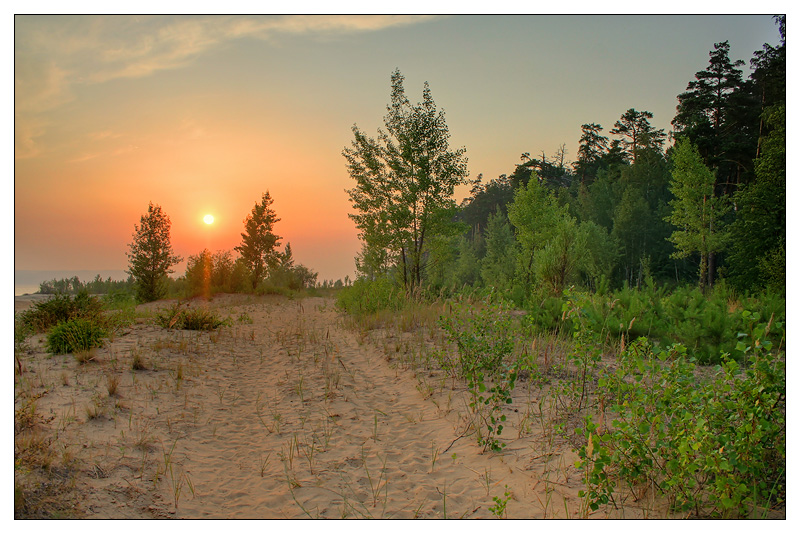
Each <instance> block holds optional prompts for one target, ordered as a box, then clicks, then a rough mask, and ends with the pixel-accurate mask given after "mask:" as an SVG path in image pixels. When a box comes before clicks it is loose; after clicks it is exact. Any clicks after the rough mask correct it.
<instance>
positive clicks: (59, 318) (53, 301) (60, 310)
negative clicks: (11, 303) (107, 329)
mask: <svg viewBox="0 0 800 534" xmlns="http://www.w3.org/2000/svg"><path fill="white" fill-rule="evenodd" d="M102 311H103V303H102V302H101V301H100V300H99V299H98V298H97V297H94V296H91V295H89V293H88V292H86V291H80V292H79V293H78V294H77V295H75V297H74V298H73V297H71V296H70V295H68V294H66V293H57V294H56V295H54V296H53V297H51V298H49V299H48V300H44V301H41V302H36V303H35V304H34V305H33V307H31V308H30V309H28V310H25V311H24V312H22V313H20V314H19V320H20V323H21V326H22V327H23V328H26V329H28V330H29V331H32V332H45V331H47V330H48V329H49V328H51V327H52V326H55V325H56V324H58V323H60V322H64V321H68V320H70V319H73V318H76V317H84V318H89V319H95V318H97V317H99V316H100V315H101V313H102Z"/></svg>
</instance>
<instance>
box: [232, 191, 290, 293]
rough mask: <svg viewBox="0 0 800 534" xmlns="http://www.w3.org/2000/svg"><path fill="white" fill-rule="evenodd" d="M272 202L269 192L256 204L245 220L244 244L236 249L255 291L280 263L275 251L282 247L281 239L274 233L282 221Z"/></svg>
mask: <svg viewBox="0 0 800 534" xmlns="http://www.w3.org/2000/svg"><path fill="white" fill-rule="evenodd" d="M272 202H273V201H272V197H270V196H269V191H267V192H266V193H264V194H263V195H262V197H261V202H256V204H255V206H254V207H253V210H252V211H251V212H250V214H249V215H248V216H247V217H246V218H245V220H244V229H245V231H244V233H242V243H241V244H240V245H239V246H237V247H234V250H236V251H238V252H239V254H241V257H242V261H243V262H244V263H245V265H247V267H248V268H249V270H250V281H251V283H252V284H253V289H256V288H257V287H258V284H260V283H261V282H262V281H263V280H264V278H265V277H266V275H267V272H268V269H269V268H272V267H275V266H276V265H277V263H278V252H277V251H276V250H275V249H276V248H277V247H278V246H279V245H280V239H281V237H280V236H278V235H276V234H275V233H274V232H273V227H274V225H275V223H277V222H278V221H280V219H279V218H278V217H277V215H276V214H275V211H274V210H273V209H272V207H271V206H272Z"/></svg>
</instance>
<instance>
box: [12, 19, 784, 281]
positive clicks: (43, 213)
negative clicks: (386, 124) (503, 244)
mask: <svg viewBox="0 0 800 534" xmlns="http://www.w3.org/2000/svg"><path fill="white" fill-rule="evenodd" d="M712 20H713V24H711V23H710V21H712ZM726 39H727V40H730V43H731V57H732V58H734V59H738V58H745V59H746V58H749V57H750V56H751V54H752V53H753V51H754V50H758V49H760V48H761V46H762V44H763V43H765V42H774V41H775V39H776V31H775V26H774V23H773V21H772V19H771V17H770V16H752V17H745V16H732V17H725V16H713V17H697V16H688V17H680V16H653V17H648V16H642V17H616V16H605V17H591V16H586V17H577V16H524V17H505V16H491V17H480V16H452V17H428V16H422V17H413V16H400V17H391V16H376V17H369V16H332V17H331V16H311V17H308V16H306V17H302V16H254V17H233V16H136V17H134V16H110V17H104V16H71V17H63V16H16V17H15V18H14V88H15V89H14V93H15V101H14V103H15V109H14V111H15V113H14V127H15V130H14V136H15V138H14V152H15V159H14V178H15V179H14V192H13V194H14V196H13V198H14V247H15V248H14V265H15V269H19V270H56V269H61V270H70V269H98V270H99V269H117V270H123V269H125V268H126V267H127V257H126V251H127V247H128V244H129V243H130V241H131V235H132V233H133V231H134V225H135V224H137V223H138V222H139V218H140V217H141V216H142V214H143V213H145V212H146V210H147V207H148V204H149V203H150V202H153V203H154V204H158V205H160V206H161V207H162V208H163V210H164V212H165V213H166V214H167V215H168V216H169V217H170V220H171V224H172V226H171V238H172V243H173V246H174V248H175V252H176V254H178V255H180V256H182V257H184V258H188V257H189V256H190V255H194V254H197V253H198V252H200V251H202V250H203V249H205V248H208V249H209V250H211V251H217V250H225V251H232V250H233V249H234V247H236V246H237V245H239V243H240V241H241V233H242V231H243V220H244V218H245V217H246V216H247V214H248V213H249V212H250V210H251V209H252V208H253V205H254V203H255V202H256V201H258V199H260V198H261V195H262V194H263V193H264V192H265V191H269V192H270V194H271V196H272V198H273V199H274V205H273V208H274V209H275V212H276V214H277V216H278V217H279V218H280V221H279V222H278V223H277V224H276V226H275V233H276V234H277V235H279V236H281V248H282V247H284V246H285V245H286V244H287V243H291V246H292V252H293V254H294V257H295V259H296V261H297V262H299V263H303V264H304V265H307V266H308V267H309V268H311V269H313V270H314V271H316V272H318V273H319V279H320V280H323V279H333V280H335V279H338V278H342V279H343V278H344V277H345V276H348V275H349V276H350V277H351V278H353V276H354V274H355V266H354V261H353V259H354V257H355V256H356V255H357V254H358V253H359V251H360V242H359V240H358V237H357V232H356V228H355V225H354V224H353V222H352V221H351V220H350V219H349V218H348V213H350V212H352V206H351V205H350V202H349V199H348V196H347V193H346V192H345V190H346V189H349V188H351V187H353V181H352V179H351V178H350V177H349V175H348V173H347V169H346V167H345V161H344V158H343V157H342V150H343V148H344V147H345V146H349V145H350V143H351V141H352V131H351V128H352V126H353V125H354V124H357V125H358V126H359V127H360V128H362V129H363V130H364V131H366V132H375V131H376V130H377V128H378V127H381V126H382V122H381V121H382V117H383V115H384V114H385V112H386V104H387V102H388V99H389V94H390V85H389V82H390V76H391V73H392V71H393V70H394V69H395V68H399V69H400V70H401V71H402V72H403V74H404V75H405V76H406V89H407V93H408V95H409V98H412V99H414V101H418V100H421V98H422V88H423V83H424V82H425V81H428V82H429V83H430V88H431V91H432V94H433V97H434V99H435V101H436V104H437V105H438V106H439V107H440V108H442V109H444V110H445V111H446V113H447V124H448V127H449V129H450V132H451V136H452V137H451V139H450V144H451V147H453V148H458V147H461V146H463V147H466V156H467V158H468V160H469V162H468V164H469V174H470V178H476V177H477V176H478V175H479V174H483V175H484V181H485V182H486V181H488V180H491V179H493V178H497V177H498V176H499V175H501V174H510V173H513V172H514V168H515V165H516V164H517V163H518V162H519V161H520V154H521V153H523V152H530V153H533V154H541V153H542V152H546V153H547V155H548V157H549V156H551V155H553V154H554V153H555V152H556V150H558V149H559V147H560V146H561V145H562V144H564V145H565V147H566V154H567V158H568V160H570V161H571V160H574V159H575V157H576V152H577V146H578V140H579V136H580V125H581V124H584V123H588V122H597V123H600V124H602V125H603V126H605V127H606V128H607V129H609V128H612V127H613V125H614V121H615V120H617V119H618V118H619V116H620V114H621V113H622V112H624V111H625V110H626V109H629V108H631V107H636V108H637V109H647V110H650V111H652V112H653V114H654V119H653V121H652V123H653V125H654V126H655V127H657V128H666V129H667V130H669V129H670V121H671V120H672V118H673V117H674V114H675V106H676V97H675V95H677V94H679V93H681V92H682V91H683V90H685V87H686V84H687V82H688V81H689V80H691V79H692V76H693V74H694V73H695V72H696V71H697V70H699V69H701V68H703V67H704V66H705V65H706V63H707V62H708V50H709V49H710V47H711V46H712V44H713V43H714V42H717V41H722V40H726ZM554 43H555V44H554ZM630 43H637V44H636V46H633V47H632V46H631V45H630ZM664 43H670V47H665V46H664ZM667 48H669V53H667V52H666V50H667ZM544 50H547V51H548V52H547V53H539V52H537V51H544ZM468 194H469V188H468V187H463V188H461V189H460V190H457V191H456V197H457V198H456V201H457V202H460V201H461V200H462V199H463V198H464V197H465V196H467V195H468ZM212 210H213V212H214V215H216V220H212V219H211V217H213V216H212V215H211V214H210V213H209V212H210V211H212ZM206 214H208V215H206ZM204 215H205V217H204ZM200 218H202V220H203V221H204V222H205V224H198V221H199V219H200ZM212 222H213V224H212ZM185 268H186V263H185V262H184V263H182V264H179V265H177V266H176V268H175V272H176V274H175V275H176V276H179V275H181V274H183V271H184V270H185Z"/></svg>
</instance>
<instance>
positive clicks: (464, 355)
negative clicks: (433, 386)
mask: <svg viewBox="0 0 800 534" xmlns="http://www.w3.org/2000/svg"><path fill="white" fill-rule="evenodd" d="M439 322H440V325H441V326H442V328H443V329H444V331H445V333H446V334H447V337H448V339H449V340H450V341H451V342H452V343H454V344H455V345H456V349H457V351H458V362H457V364H455V365H454V364H452V363H449V362H448V361H447V360H446V359H445V358H442V363H443V364H444V367H445V368H450V369H455V370H456V371H457V374H459V375H460V376H461V377H463V378H464V379H466V381H467V388H468V389H469V392H470V404H469V405H470V408H471V409H472V410H473V411H474V412H475V413H476V414H477V415H478V416H479V417H480V419H481V422H482V425H481V428H479V432H478V444H479V445H482V446H483V448H484V450H486V449H491V450H492V451H495V452H500V451H501V450H502V449H503V447H505V443H501V442H500V441H499V439H498V436H500V434H502V432H503V423H504V422H505V420H506V416H505V415H504V414H503V413H502V409H503V407H504V406H505V405H506V404H511V402H512V397H511V392H512V391H513V390H514V387H515V385H516V380H517V376H518V374H519V362H514V363H512V364H509V363H507V362H506V360H508V359H510V356H511V354H512V352H513V351H514V340H515V334H514V328H513V321H512V318H511V316H510V315H509V310H508V309H507V308H506V307H504V306H503V305H496V304H487V305H485V306H481V307H477V306H462V305H460V304H457V303H456V304H452V305H451V306H450V313H449V314H447V315H444V316H442V317H441V318H440V321H439ZM484 431H485V434H484Z"/></svg>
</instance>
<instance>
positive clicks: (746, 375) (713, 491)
mask: <svg viewBox="0 0 800 534" xmlns="http://www.w3.org/2000/svg"><path fill="white" fill-rule="evenodd" d="M750 317H752V316H746V318H750ZM753 323H755V321H753ZM774 326H775V327H776V328H782V325H780V324H775V325H774ZM752 327H753V328H752V332H753V333H754V334H753V336H750V335H748V334H743V335H742V339H741V343H742V345H741V346H740V349H741V350H745V351H748V352H749V354H750V361H751V365H749V366H748V367H746V368H744V369H743V368H741V367H740V366H739V365H738V364H737V363H736V362H735V361H733V360H732V359H730V358H729V357H728V356H727V355H725V354H723V355H722V356H721V361H722V365H720V366H717V367H716V368H715V370H714V372H713V375H711V376H710V377H708V378H702V375H700V374H698V373H696V369H695V361H694V359H693V358H690V357H689V354H690V352H688V351H687V349H686V348H685V347H683V346H682V345H674V346H673V347H671V348H669V349H659V348H658V347H653V346H652V345H651V344H650V343H649V342H647V341H646V340H645V339H639V340H637V341H636V342H634V343H631V344H630V345H629V346H628V348H627V349H626V350H625V351H623V353H622V354H621V355H620V359H619V365H618V367H617V368H616V369H613V370H610V371H608V372H606V373H604V374H603V375H602V376H601V377H600V379H599V381H598V385H599V393H600V395H601V396H602V397H604V398H605V401H606V402H605V406H608V407H610V413H608V414H606V417H609V418H610V419H611V420H612V425H611V428H610V429H607V431H606V432H605V433H601V432H600V431H599V430H598V429H597V427H596V425H593V424H591V425H590V424H587V425H586V428H585V429H579V432H581V433H583V434H584V435H585V436H586V437H587V445H586V446H584V447H583V448H582V449H581V450H580V451H579V456H580V458H581V461H579V463H578V466H579V467H580V468H582V469H585V470H586V478H585V480H586V482H587V486H588V488H587V490H588V491H587V492H585V495H587V496H588V497H589V498H590V502H589V505H590V506H591V507H592V508H593V509H596V508H597V506H599V505H601V504H606V503H607V502H608V496H609V494H610V493H609V492H610V488H613V483H611V482H610V481H609V479H608V475H609V474H612V475H614V477H615V478H617V479H619V480H622V481H625V482H627V483H628V484H629V485H631V486H634V485H636V484H640V483H650V484H653V485H654V487H656V488H657V489H658V490H659V491H660V493H662V494H663V495H665V496H666V497H668V499H669V500H670V502H671V504H672V506H673V509H674V510H677V511H683V512H691V513H694V514H695V515H698V516H703V515H714V516H723V517H741V516H748V515H757V514H758V513H759V511H760V512H761V513H763V511H765V510H768V509H769V508H771V507H772V506H774V505H775V504H779V503H781V502H783V501H784V500H785V487H786V369H785V361H784V360H783V357H782V354H780V353H778V352H776V351H773V350H772V349H773V345H772V343H771V342H770V341H769V340H768V339H767V335H768V330H769V328H768V327H767V325H764V324H752ZM598 437H601V438H602V439H601V441H602V445H601V444H600V442H598V441H597V439H596V438H598ZM598 454H601V456H602V458H599V457H598V456H597V455H598ZM598 466H599V468H598Z"/></svg>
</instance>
